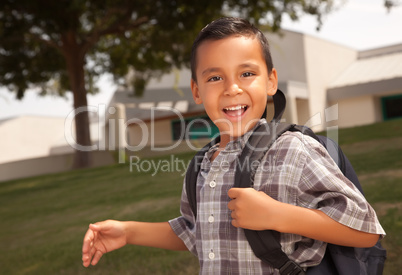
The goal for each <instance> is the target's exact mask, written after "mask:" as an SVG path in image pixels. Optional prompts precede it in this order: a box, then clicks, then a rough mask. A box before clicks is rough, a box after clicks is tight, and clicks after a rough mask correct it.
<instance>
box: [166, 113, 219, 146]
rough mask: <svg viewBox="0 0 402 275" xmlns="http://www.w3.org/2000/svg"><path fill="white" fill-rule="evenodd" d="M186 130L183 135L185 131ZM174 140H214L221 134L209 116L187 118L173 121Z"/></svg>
mask: <svg viewBox="0 0 402 275" xmlns="http://www.w3.org/2000/svg"><path fill="white" fill-rule="evenodd" d="M182 128H184V130H185V132H184V134H183V129H182ZM172 131H173V132H172V135H173V140H179V139H200V138H209V139H210V138H213V137H216V136H217V135H218V133H219V130H218V127H216V126H215V124H214V123H213V122H212V121H211V119H210V118H209V117H208V116H200V117H191V118H186V119H185V120H184V121H183V122H182V121H181V120H173V121H172Z"/></svg>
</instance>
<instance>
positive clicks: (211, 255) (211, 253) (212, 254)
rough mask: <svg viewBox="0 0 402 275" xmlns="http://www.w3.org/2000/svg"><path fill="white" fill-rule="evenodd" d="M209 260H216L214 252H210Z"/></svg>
mask: <svg viewBox="0 0 402 275" xmlns="http://www.w3.org/2000/svg"><path fill="white" fill-rule="evenodd" d="M208 258H209V259H210V260H213V259H215V253H214V252H209V254H208Z"/></svg>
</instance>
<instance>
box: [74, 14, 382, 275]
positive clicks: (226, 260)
mask: <svg viewBox="0 0 402 275" xmlns="http://www.w3.org/2000/svg"><path fill="white" fill-rule="evenodd" d="M191 70H192V79H191V89H192V93H193V97H194V100H195V102H196V103H197V104H203V105H204V108H205V110H206V112H207V114H208V116H209V117H210V118H211V120H212V121H213V122H214V123H215V125H216V126H217V127H218V129H219V132H220V136H221V139H220V143H219V144H217V145H216V146H213V147H212V148H211V149H210V150H209V151H208V152H207V153H206V155H205V156H204V159H203V162H202V165H201V171H200V173H199V175H198V180H197V203H198V206H197V208H198V212H197V213H198V215H197V219H196V220H195V218H194V215H193V213H192V211H191V209H190V207H189V204H188V200H187V195H186V193H185V192H186V191H185V188H184V189H183V194H182V201H181V213H182V216H181V217H178V218H176V219H173V220H171V221H169V222H165V223H140V222H118V221H104V222H100V223H96V224H91V225H90V226H89V229H88V231H87V233H86V235H85V237H84V243H83V248H82V251H83V256H82V259H83V264H84V266H89V265H90V264H91V263H92V264H93V265H95V264H97V262H98V261H99V259H100V257H101V256H102V255H103V254H104V253H106V252H109V251H112V250H114V249H117V248H120V247H122V246H124V245H126V244H128V243H129V244H136V245H145V246H153V247H160V248H166V249H174V250H190V251H191V252H192V253H193V254H195V255H196V256H197V257H198V258H199V262H200V273H202V274H207V273H208V274H223V273H224V274H226V273H230V274H275V273H277V272H278V271H277V270H274V269H273V268H272V267H271V266H269V265H268V264H265V263H263V262H262V261H260V260H259V259H258V258H257V257H256V256H255V255H254V254H253V252H252V250H251V248H250V246H249V244H248V242H247V240H246V238H245V236H244V232H243V228H246V229H253V230H264V229H272V230H276V231H279V232H281V233H280V242H281V245H282V249H283V250H284V252H285V253H286V254H287V255H289V257H290V259H292V260H294V261H296V262H297V263H299V264H300V265H301V266H302V267H308V266H314V265H317V264H318V263H319V262H320V261H321V259H322V257H323V255H324V252H325V249H326V243H334V244H338V245H344V246H354V247H370V246H373V245H374V244H375V243H376V242H377V240H378V238H379V237H380V236H381V235H384V234H385V232H384V230H383V229H382V227H381V225H380V224H379V222H378V220H377V217H376V214H375V212H374V210H373V209H372V208H371V207H370V205H369V204H368V203H367V202H366V200H365V199H364V197H363V196H362V195H361V193H360V192H359V191H358V190H357V189H356V188H355V187H354V185H353V184H352V183H350V182H349V181H348V180H347V179H346V178H345V177H344V176H343V174H342V173H341V172H340V171H339V169H338V167H337V166H336V164H335V163H334V162H333V161H332V159H331V158H330V156H329V155H328V154H327V152H326V150H325V149H324V148H323V147H321V145H320V144H319V143H318V142H316V141H315V140H313V139H311V138H309V137H304V136H302V134H301V133H290V132H288V133H285V134H283V135H282V136H281V137H280V138H278V140H277V141H276V142H275V143H274V144H273V146H272V147H271V149H270V150H268V152H267V154H266V156H265V160H266V161H264V160H263V161H262V164H261V165H262V167H260V168H261V169H259V170H258V171H257V173H256V175H255V181H254V185H253V188H241V189H239V188H232V186H233V182H234V169H235V160H236V159H237V157H238V156H239V154H240V153H241V150H242V148H243V147H244V146H245V144H246V141H247V139H248V138H249V137H250V135H251V134H252V130H253V129H254V128H255V127H256V126H257V125H259V124H261V123H267V122H266V120H265V119H260V118H261V116H262V114H263V113H264V110H265V107H266V102H267V96H268V95H274V94H275V92H276V90H277V85H278V78H277V72H276V70H275V69H274V68H273V65H272V60H271V56H270V52H269V46H268V42H267V40H266V38H265V37H264V35H263V34H262V33H261V32H260V31H259V30H258V29H256V28H255V27H254V26H252V25H251V24H250V23H248V22H247V21H245V20H242V19H237V18H222V19H218V20H216V21H214V22H212V23H211V24H209V25H207V26H206V27H205V28H204V29H203V30H201V32H200V34H199V35H198V37H197V38H196V40H195V42H194V44H193V50H192V58H191ZM223 163H224V164H225V167H223V166H222V165H221V164H223Z"/></svg>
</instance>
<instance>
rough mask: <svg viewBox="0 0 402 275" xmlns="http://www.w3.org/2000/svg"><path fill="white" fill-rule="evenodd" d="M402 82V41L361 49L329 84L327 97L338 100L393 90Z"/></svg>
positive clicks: (397, 88)
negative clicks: (367, 49) (398, 43)
mask: <svg viewBox="0 0 402 275" xmlns="http://www.w3.org/2000/svg"><path fill="white" fill-rule="evenodd" d="M401 86H402V44H400V45H394V46H390V47H384V48H380V49H375V50H370V51H364V52H361V53H360V54H359V59H357V60H356V61H355V62H353V63H352V64H350V66H349V67H347V68H346V69H345V70H344V71H343V72H342V73H341V74H340V75H339V76H338V77H337V78H336V79H335V80H334V81H333V82H332V83H330V84H329V85H328V99H329V100H337V99H341V98H348V97H354V96H360V95H365V94H374V93H378V92H380V91H381V92H393V91H396V90H399V89H400V87H401Z"/></svg>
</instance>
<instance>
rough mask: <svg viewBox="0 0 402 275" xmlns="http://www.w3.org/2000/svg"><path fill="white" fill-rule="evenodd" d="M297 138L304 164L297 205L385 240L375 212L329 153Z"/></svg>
mask: <svg viewBox="0 0 402 275" xmlns="http://www.w3.org/2000/svg"><path fill="white" fill-rule="evenodd" d="M297 136H298V139H297V140H296V142H298V143H300V144H299V146H298V147H297V148H298V150H299V151H300V154H298V155H299V156H300V157H301V158H302V159H303V160H304V162H303V168H302V173H301V176H300V182H299V185H298V194H297V204H298V205H300V206H302V207H307V208H314V209H318V210H320V211H322V212H324V213H325V214H326V215H328V216H329V217H330V218H332V219H333V220H335V221H337V222H339V223H341V224H343V225H346V226H348V227H350V228H353V229H356V230H359V231H363V232H368V233H373V234H380V235H382V236H384V235H385V231H384V229H383V228H382V227H381V225H380V223H379V221H378V218H377V215H376V213H375V211H374V209H373V208H372V207H371V205H370V204H369V203H368V202H367V200H366V199H365V197H364V196H363V194H362V193H361V192H360V191H359V190H358V189H357V188H356V187H355V185H354V184H353V183H352V182H350V181H349V179H348V178H346V177H345V176H344V175H343V173H342V172H341V171H340V170H339V168H338V166H337V165H336V163H335V162H334V161H333V159H332V158H331V156H330V155H329V154H328V152H327V150H326V149H325V148H324V147H323V146H322V145H321V144H320V143H319V142H317V141H316V140H315V139H313V138H311V137H308V136H304V135H303V136H301V134H300V135H296V137H297ZM300 136H301V137H300Z"/></svg>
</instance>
